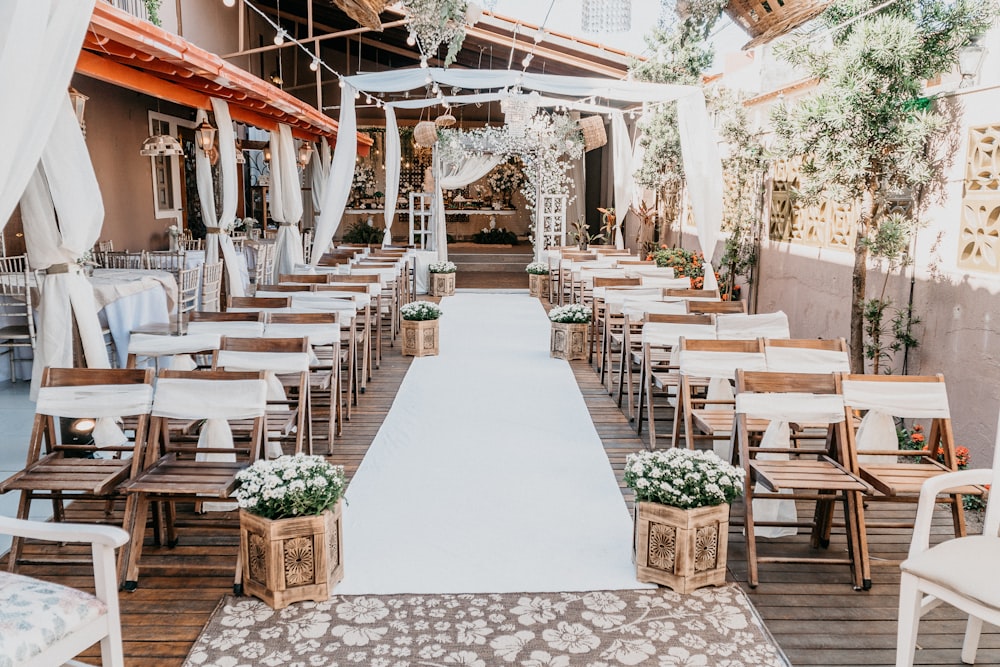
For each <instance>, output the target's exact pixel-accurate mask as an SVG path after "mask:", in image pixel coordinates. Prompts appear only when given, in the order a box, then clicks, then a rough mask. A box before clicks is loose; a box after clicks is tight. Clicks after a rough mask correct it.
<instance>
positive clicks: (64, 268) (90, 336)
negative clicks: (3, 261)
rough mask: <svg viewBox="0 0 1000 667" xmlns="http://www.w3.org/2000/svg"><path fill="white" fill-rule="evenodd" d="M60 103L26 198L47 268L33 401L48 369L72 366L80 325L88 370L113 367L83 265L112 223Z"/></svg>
mask: <svg viewBox="0 0 1000 667" xmlns="http://www.w3.org/2000/svg"><path fill="white" fill-rule="evenodd" d="M63 95H64V97H63V98H62V100H60V101H59V102H57V103H56V106H57V108H58V112H57V113H58V114H59V115H58V117H57V118H56V122H55V125H54V126H53V128H52V131H51V133H50V135H49V140H48V143H47V144H46V145H45V149H44V151H43V152H42V159H41V161H40V162H39V164H38V168H37V169H36V170H35V171H34V173H33V175H32V177H31V180H30V181H29V182H28V186H27V188H26V189H25V191H24V196H23V197H22V199H21V211H22V214H23V216H24V239H25V244H26V245H27V249H28V262H29V264H30V265H31V266H32V267H34V268H35V269H42V270H45V271H46V273H45V278H44V280H43V282H42V284H41V293H42V298H41V304H40V305H39V308H38V311H39V317H40V322H39V327H38V344H37V347H36V350H35V361H34V364H33V366H32V384H31V386H32V396H35V395H36V394H37V391H38V385H39V381H40V380H41V373H42V370H43V369H45V368H46V367H48V366H56V367H67V368H68V367H72V366H73V365H74V363H73V361H74V359H73V329H74V327H73V322H74V320H75V321H76V324H77V329H78V331H79V335H80V342H81V345H82V348H83V354H84V358H85V361H86V365H87V366H88V367H90V368H110V366H111V365H110V363H109V361H108V352H107V348H106V347H105V346H104V336H103V335H102V334H101V325H100V322H99V321H98V319H97V310H98V309H97V304H96V303H95V302H94V290H93V288H92V287H91V286H90V281H89V280H87V277H86V276H85V275H84V274H83V271H82V268H81V267H80V265H79V264H78V263H77V261H78V260H79V259H80V258H82V257H83V256H84V253H86V252H87V251H88V250H90V249H91V248H93V247H94V243H96V242H97V238H98V237H99V236H100V233H101V226H102V225H103V224H104V203H103V201H102V199H101V191H100V188H99V187H98V185H97V176H96V175H95V174H94V167H93V165H92V164H91V162H90V153H89V152H88V150H87V144H86V143H85V142H84V140H83V134H82V132H81V131H80V123H79V121H77V119H76V114H75V113H74V111H73V108H72V105H71V103H70V101H69V98H68V97H66V96H65V93H63Z"/></svg>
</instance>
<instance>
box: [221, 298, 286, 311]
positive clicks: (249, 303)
mask: <svg viewBox="0 0 1000 667" xmlns="http://www.w3.org/2000/svg"><path fill="white" fill-rule="evenodd" d="M226 307H227V308H260V309H267V308H291V307H292V297H285V298H282V297H280V296H273V297H255V296H231V297H229V299H228V301H227V302H226Z"/></svg>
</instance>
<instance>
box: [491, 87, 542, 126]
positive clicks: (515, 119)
mask: <svg viewBox="0 0 1000 667" xmlns="http://www.w3.org/2000/svg"><path fill="white" fill-rule="evenodd" d="M537 109H538V93H531V94H530V95H522V94H520V93H514V94H512V95H508V96H507V97H504V98H503V99H502V100H500V110H501V111H502V112H503V119H504V122H505V123H506V124H507V125H511V126H513V127H523V126H525V125H527V124H528V121H530V120H531V117H532V116H534V115H535V111H536V110H537Z"/></svg>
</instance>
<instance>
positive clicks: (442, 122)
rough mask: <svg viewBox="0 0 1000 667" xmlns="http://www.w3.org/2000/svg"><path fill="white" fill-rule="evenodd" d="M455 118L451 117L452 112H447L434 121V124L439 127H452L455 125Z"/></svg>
mask: <svg viewBox="0 0 1000 667" xmlns="http://www.w3.org/2000/svg"><path fill="white" fill-rule="evenodd" d="M455 122H456V121H455V117H454V116H452V115H451V112H450V111H445V112H444V113H443V114H441V115H440V116H438V117H437V118H435V119H434V124H435V125H437V126H438V127H451V126H452V125H454V124H455Z"/></svg>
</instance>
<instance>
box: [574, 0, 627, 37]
mask: <svg viewBox="0 0 1000 667" xmlns="http://www.w3.org/2000/svg"><path fill="white" fill-rule="evenodd" d="M581 18H582V22H581V26H582V28H583V30H584V31H585V32H628V31H629V30H631V29H632V0H583V9H582V14H581Z"/></svg>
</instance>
